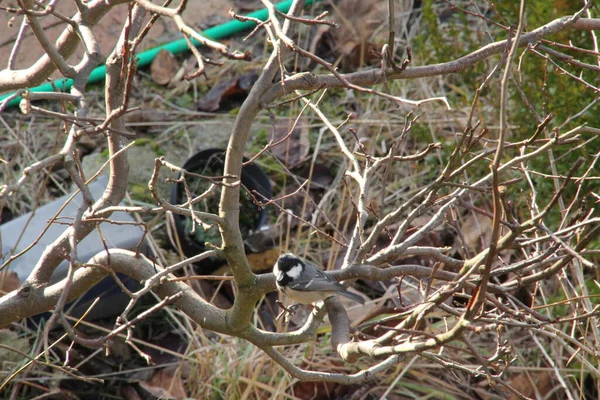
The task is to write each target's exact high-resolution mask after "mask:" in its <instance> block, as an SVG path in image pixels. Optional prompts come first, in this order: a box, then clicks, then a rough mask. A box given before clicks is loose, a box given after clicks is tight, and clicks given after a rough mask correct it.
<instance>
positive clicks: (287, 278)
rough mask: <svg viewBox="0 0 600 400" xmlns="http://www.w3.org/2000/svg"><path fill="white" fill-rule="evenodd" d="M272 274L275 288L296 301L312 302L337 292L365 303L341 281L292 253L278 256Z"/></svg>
mask: <svg viewBox="0 0 600 400" xmlns="http://www.w3.org/2000/svg"><path fill="white" fill-rule="evenodd" d="M273 274H274V275H275V284H276V285H277V289H278V290H279V291H280V292H281V293H283V294H284V295H286V296H287V297H289V298H290V299H292V300H294V301H296V302H298V303H302V304H313V303H317V302H319V301H321V300H325V299H327V298H329V297H331V296H335V295H337V294H339V295H342V296H344V297H347V298H349V299H351V300H354V301H356V302H358V303H360V304H365V299H364V298H362V297H361V296H359V295H358V294H355V293H350V292H349V291H348V290H347V289H346V288H345V287H344V286H343V285H342V284H341V283H339V282H337V281H336V280H335V279H333V278H332V277H330V276H329V275H327V274H325V273H324V272H323V271H321V270H320V269H319V268H317V267H316V266H315V265H313V264H311V263H310V262H308V261H306V260H303V259H302V258H300V257H298V256H296V255H295V254H293V253H286V254H282V255H280V256H279V258H278V259H277V262H276V263H275V265H274V266H273Z"/></svg>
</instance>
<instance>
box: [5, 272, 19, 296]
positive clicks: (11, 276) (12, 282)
mask: <svg viewBox="0 0 600 400" xmlns="http://www.w3.org/2000/svg"><path fill="white" fill-rule="evenodd" d="M19 286H21V281H19V277H18V275H17V273H16V272H15V271H5V272H0V297H1V296H4V295H5V294H6V293H9V292H12V291H13V290H15V289H18V288H19Z"/></svg>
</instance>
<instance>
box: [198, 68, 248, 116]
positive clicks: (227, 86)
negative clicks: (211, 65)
mask: <svg viewBox="0 0 600 400" xmlns="http://www.w3.org/2000/svg"><path fill="white" fill-rule="evenodd" d="M256 79H258V75H257V74H255V73H251V74H246V75H242V76H239V77H236V78H232V79H228V80H226V81H222V82H219V83H217V84H216V85H214V86H213V87H212V88H211V89H210V90H209V91H208V92H207V93H206V94H205V95H204V96H203V97H202V98H201V99H200V100H198V110H199V111H206V112H213V111H217V110H220V109H227V108H229V107H228V106H227V103H235V102H238V101H240V100H243V99H245V98H246V95H247V94H248V92H249V91H250V89H252V85H254V82H256Z"/></svg>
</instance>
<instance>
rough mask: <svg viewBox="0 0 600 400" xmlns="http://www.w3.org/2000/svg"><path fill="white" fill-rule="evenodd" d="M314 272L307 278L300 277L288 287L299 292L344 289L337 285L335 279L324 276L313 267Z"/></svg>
mask: <svg viewBox="0 0 600 400" xmlns="http://www.w3.org/2000/svg"><path fill="white" fill-rule="evenodd" d="M314 268H315V271H316V272H314V274H312V276H308V277H300V278H299V279H296V280H295V281H294V283H293V284H291V285H288V287H290V288H292V289H294V290H299V291H309V292H310V291H318V292H320V291H323V292H328V291H335V290H340V289H343V288H344V287H343V286H342V285H341V284H340V283H338V282H337V281H336V280H335V279H333V278H331V277H329V275H327V274H325V273H324V272H323V271H321V270H320V269H318V268H317V267H314Z"/></svg>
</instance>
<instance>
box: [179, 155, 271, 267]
mask: <svg viewBox="0 0 600 400" xmlns="http://www.w3.org/2000/svg"><path fill="white" fill-rule="evenodd" d="M244 161H248V160H247V159H246V158H244ZM224 162H225V150H223V149H208V150H202V151H200V152H198V153H196V154H195V155H194V156H192V157H191V158H190V159H188V160H187V161H186V162H185V164H184V165H183V168H184V169H185V170H186V171H188V172H191V173H195V174H198V175H202V176H222V175H223V169H224ZM180 177H181V176H180ZM241 180H242V185H243V186H244V187H245V188H244V187H242V188H241V190H240V221H239V223H240V230H241V232H242V236H243V237H247V235H248V234H249V233H250V232H251V231H255V230H257V229H259V228H260V227H261V226H262V225H263V224H264V223H265V222H266V221H267V210H266V209H264V208H261V207H259V206H257V205H256V204H255V203H254V201H253V200H252V197H251V195H250V194H248V192H250V193H252V195H253V196H254V197H255V198H256V199H257V200H259V201H262V200H264V199H265V198H266V199H270V198H271V195H272V188H271V182H270V181H269V178H268V177H267V175H266V174H265V173H264V172H263V171H262V169H260V167H259V166H258V165H255V164H248V165H246V166H244V167H243V168H242V179H241ZM186 183H187V186H188V188H189V190H190V192H191V197H192V198H194V197H196V196H199V195H201V194H202V193H204V192H205V191H206V190H207V189H208V188H209V186H210V184H211V182H209V181H208V180H207V179H202V178H196V177H194V176H192V175H189V174H188V175H186ZM253 191H256V192H257V193H259V194H260V195H256V194H253ZM220 193H221V187H220V186H217V190H215V192H214V193H213V194H212V195H211V196H209V197H208V198H207V199H205V200H201V201H200V202H198V203H197V204H195V205H194V209H195V210H197V211H205V212H212V213H216V212H218V208H219V200H220V198H221V195H220ZM187 200H188V197H187V195H186V191H185V187H184V184H183V183H182V182H178V183H177V184H176V185H174V186H173V189H172V190H171V203H173V204H183V203H185V202H186V201H187ZM173 217H174V219H175V228H176V230H177V236H178V238H179V244H180V245H181V250H182V251H183V253H184V254H185V255H186V256H187V257H192V256H195V255H197V254H200V253H201V252H203V251H205V250H206V249H207V246H206V243H207V242H209V243H212V244H213V245H215V246H219V245H220V244H221V236H220V233H219V229H218V227H217V226H216V225H215V226H213V227H211V228H210V229H208V230H204V228H203V227H201V226H198V225H196V226H194V223H193V221H192V219H191V218H190V217H187V216H183V215H177V214H174V215H173ZM206 222H209V221H206ZM223 264H224V261H223V260H221V259H219V258H211V259H207V260H204V261H202V263H201V264H199V267H200V269H201V271H200V272H201V273H204V274H208V273H211V272H213V271H214V270H215V269H217V268H218V267H219V266H221V265H223Z"/></svg>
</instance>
